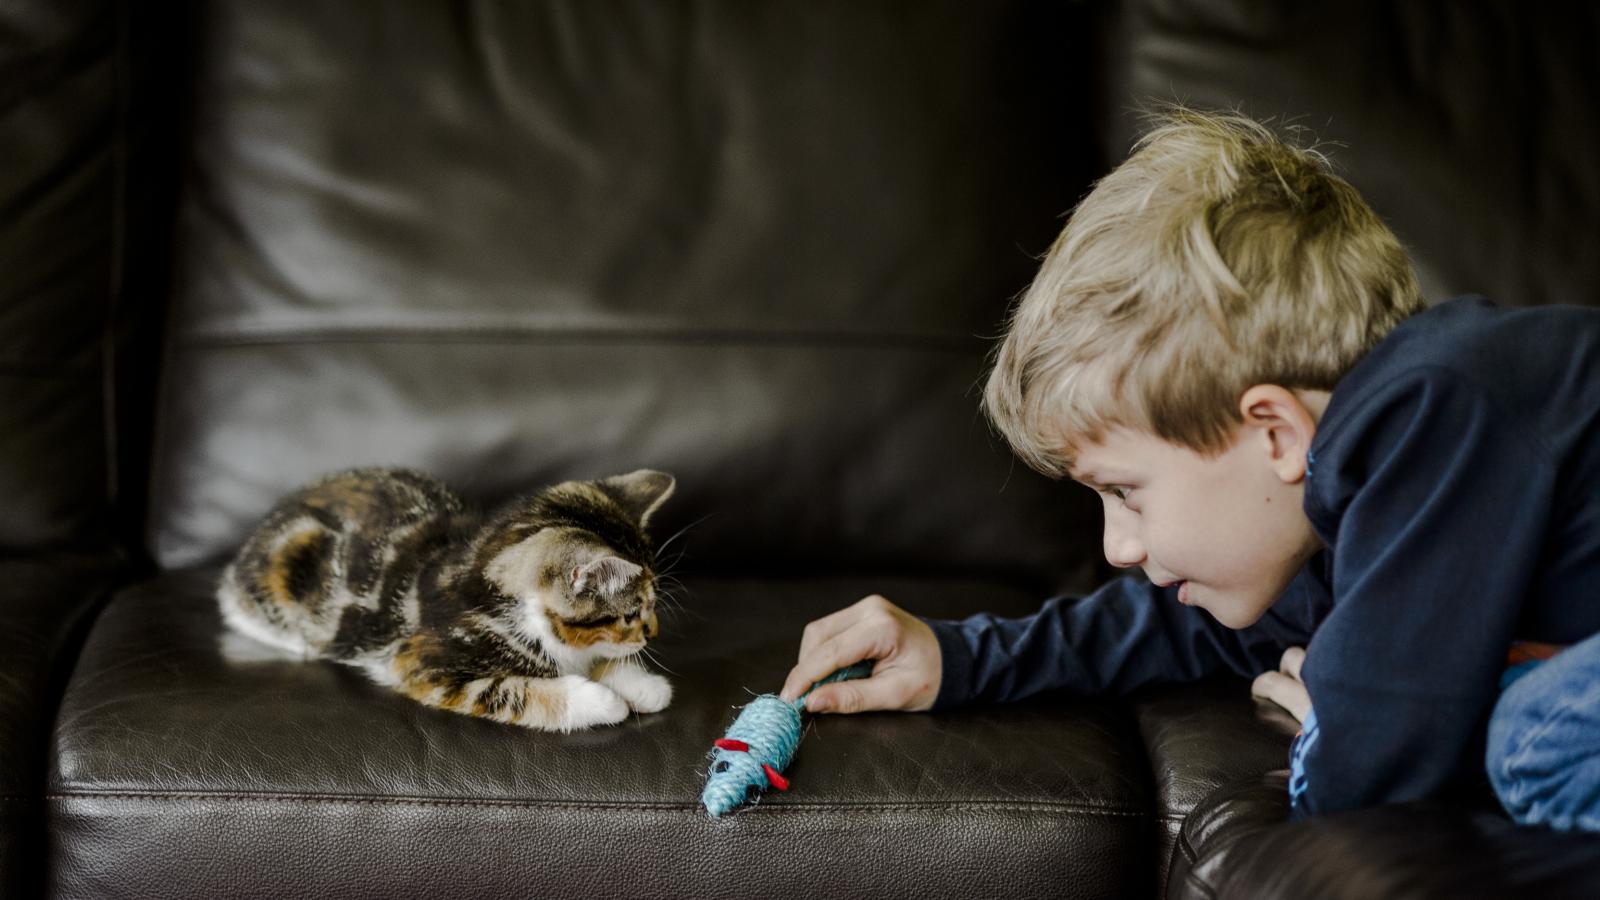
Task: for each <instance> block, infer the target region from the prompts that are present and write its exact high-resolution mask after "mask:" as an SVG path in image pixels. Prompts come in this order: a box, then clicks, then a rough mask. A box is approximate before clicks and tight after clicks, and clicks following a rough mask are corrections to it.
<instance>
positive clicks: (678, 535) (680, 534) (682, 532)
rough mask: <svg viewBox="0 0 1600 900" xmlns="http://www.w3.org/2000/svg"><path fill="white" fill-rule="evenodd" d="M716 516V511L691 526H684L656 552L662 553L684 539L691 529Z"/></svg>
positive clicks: (696, 520)
mask: <svg viewBox="0 0 1600 900" xmlns="http://www.w3.org/2000/svg"><path fill="white" fill-rule="evenodd" d="M714 515H716V512H714V511H713V512H708V513H706V514H705V515H703V516H701V517H700V518H698V519H695V520H694V521H693V522H690V523H689V524H687V525H685V526H683V527H682V528H679V529H678V530H677V531H676V532H674V533H673V535H672V537H669V538H667V539H666V540H664V541H662V542H661V546H659V547H657V548H656V552H657V553H660V552H661V551H662V550H665V549H667V548H668V547H670V546H672V542H673V541H675V540H677V539H678V538H681V537H683V536H684V535H685V534H686V533H688V531H689V529H691V528H693V527H695V526H696V525H699V524H701V523H703V522H704V521H705V520H707V519H709V518H711V517H712V516H714Z"/></svg>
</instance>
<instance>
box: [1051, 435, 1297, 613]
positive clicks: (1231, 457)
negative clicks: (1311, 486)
mask: <svg viewBox="0 0 1600 900" xmlns="http://www.w3.org/2000/svg"><path fill="white" fill-rule="evenodd" d="M1282 440H1283V439H1282V437H1281V436H1276V437H1274V436H1273V435H1267V434H1263V433H1262V431H1261V430H1260V429H1258V428H1255V427H1251V426H1250V425H1245V426H1241V427H1240V428H1239V429H1238V430H1237V432H1236V433H1235V435H1234V439H1233V441H1232V443H1230V444H1229V446H1228V448H1227V449H1226V450H1224V451H1223V452H1222V453H1221V454H1220V455H1218V456H1216V457H1212V458H1206V457H1203V456H1201V455H1200V454H1198V453H1196V452H1195V451H1193V450H1190V449H1188V448H1185V447H1179V446H1177V445H1175V444H1169V443H1167V442H1166V441H1164V440H1161V439H1160V438H1157V437H1154V436H1152V435H1148V434H1144V433H1140V432H1135V431H1131V430H1127V429H1120V430H1116V431H1113V432H1111V433H1110V434H1108V435H1107V436H1106V438H1105V440H1103V441H1101V442H1100V443H1098V444H1094V445H1091V446H1085V447H1080V448H1079V450H1078V453H1077V459H1076V464H1075V466H1074V468H1073V478H1074V479H1076V480H1077V481H1080V482H1083V483H1084V484H1086V485H1088V486H1089V487H1091V488H1094V489H1095V490H1097V491H1099V492H1100V496H1101V499H1102V501H1103V502H1104V504H1105V519H1106V527H1105V554H1106V559H1107V560H1108V561H1110V562H1111V564H1112V565H1114V566H1119V567H1123V568H1129V567H1132V566H1140V567H1142V568H1143V569H1144V572H1145V575H1146V576H1147V577H1149V578H1150V580H1151V581H1153V582H1155V583H1156V584H1159V585H1171V584H1181V585H1182V586H1181V588H1180V589H1179V593H1178V597H1179V599H1180V600H1181V601H1182V602H1184V603H1187V604H1190V605H1193V606H1198V607H1200V608H1202V609H1205V610H1207V611H1209V612H1210V613H1211V614H1212V615H1213V616H1215V617H1216V619H1217V621H1219V622H1221V623H1222V624H1223V625H1226V626H1228V627H1229V628H1244V627H1246V626H1248V625H1250V624H1252V623H1254V622H1255V621H1256V620H1257V619H1259V618H1260V617H1261V615H1262V613H1264V612H1266V611H1267V608H1268V607H1270V606H1271V605H1272V603H1273V601H1275V600H1276V599H1277V598H1278V596H1279V595H1280V594H1282V593H1283V591H1284V589H1285V588H1287V587H1288V586H1289V582H1290V581H1291V580H1293V578H1294V576H1295V574H1296V573H1297V572H1299V571H1300V569H1301V567H1302V566H1304V565H1305V563H1306V561H1307V560H1309V559H1310V558H1311V557H1312V555H1314V554H1315V553H1316V551H1317V549H1318V548H1319V547H1320V546H1321V543H1320V542H1319V540H1318V539H1317V537H1316V535H1315V533H1314V532H1313V531H1312V530H1311V523H1310V521H1309V520H1307V519H1306V516H1305V512H1304V511H1303V509H1302V506H1301V499H1302V494H1303V491H1304V485H1305V482H1304V477H1303V470H1304V449H1303V448H1302V449H1301V450H1300V451H1299V452H1300V470H1301V475H1300V476H1299V477H1293V474H1292V473H1293V466H1289V467H1288V468H1285V466H1284V464H1283V463H1284V461H1283V458H1282V456H1281V452H1282V450H1283V448H1282V446H1281V443H1282ZM1274 441H1277V442H1278V445H1277V446H1275V445H1274ZM1306 442H1307V444H1309V437H1307V439H1306ZM1289 449H1290V452H1291V453H1292V452H1293V448H1292V447H1291V448H1289ZM1286 473H1288V475H1287V476H1286Z"/></svg>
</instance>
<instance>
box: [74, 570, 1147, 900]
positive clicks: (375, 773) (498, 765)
mask: <svg viewBox="0 0 1600 900" xmlns="http://www.w3.org/2000/svg"><path fill="white" fill-rule="evenodd" d="M216 576H217V573H216V571H215V570H190V571H184V572H179V573H175V574H170V575H167V576H163V577H161V578H160V579H158V580H154V581H150V582H148V583H145V584H142V585H139V586H137V587H134V588H132V589H129V590H127V591H125V592H123V593H122V594H120V595H119V596H117V597H116V598H114V599H113V601H112V602H111V604H110V605H109V606H108V608H107V610H106V612H105V613H104V614H103V615H102V616H101V618H100V619H99V621H98V622H97V623H96V626H95V629H94V631H93V632H92V633H91V635H90V637H89V640H88V644H87V646H86V648H85V650H84V653H83V656H82V659H81V662H80V664H79V666H78V669H77V671H76V672H75V674H74V676H73V679H72V681H71V683H70V684H69V686H68V691H67V696H66V698H65V700H64V702H63V708H62V711H61V715H60V719H59V723H58V726H57V731H56V734H55V756H54V760H53V770H52V775H51V777H52V779H53V785H52V793H51V797H50V815H51V825H52V828H53V829H54V832H55V835H54V837H55V840H54V841H53V847H54V858H53V860H52V869H53V876H52V877H53V879H54V881H55V883H54V888H55V890H56V891H57V892H59V893H61V894H63V895H72V896H86V895H94V896H103V897H111V896H154V895H168V894H172V893H180V894H184V895H191V896H193V895H212V896H254V895H259V896H289V895H336V894H337V895H344V894H361V895H363V896H418V895H429V896H437V895H441V894H446V895H459V894H473V895H478V894H493V893H512V892H515V893H517V894H519V895H522V894H528V893H533V894H537V895H540V896H602V895H615V894H618V893H621V894H623V895H628V896H644V895H650V894H661V895H674V896H684V895H701V896H711V895H718V896H720V895H728V894H733V893H739V894H741V895H750V896H790V895H796V896H798V895H808V896H837V895H844V894H849V895H875V896H967V897H973V896H983V895H990V894H994V893H996V892H997V891H1003V893H1004V894H1005V895H1006V896H1008V897H1023V896H1035V895H1038V896H1043V895H1050V896H1062V895H1081V896H1111V895H1120V894H1125V893H1127V892H1128V891H1129V890H1130V889H1133V890H1138V891H1139V892H1141V893H1143V892H1145V890H1146V887H1145V885H1146V884H1147V882H1148V880H1149V879H1148V874H1149V864H1150V853H1149V847H1148V836H1149V827H1150V809H1151V800H1150V790H1149V767H1148V763H1147V762H1146V761H1145V758H1144V755H1143V751H1142V749H1141V745H1140V739H1139V735H1138V731H1137V728H1136V726H1135V724H1134V722H1133V719H1132V717H1131V716H1130V715H1129V714H1128V713H1127V712H1126V711H1125V709H1124V708H1122V707H1119V706H1117V705H1115V704H1109V703H1105V702H1100V701H1091V700H1082V699H1074V698H1067V697H1050V698H1045V699H1039V700H1036V701H1032V702H1028V703H1023V704H1017V705H1013V706H1009V707H1004V708H994V709H988V710H982V711H971V712H961V713H951V714H940V715H905V714H875V715H862V716H856V717H818V718H816V719H815V720H814V721H813V724H812V725H811V726H810V730H809V733H808V736H807V738H806V740H805V742H804V743H803V744H802V746H801V750H800V752H799V754H798V756H797V758H796V760H795V762H794V763H793V764H792V765H791V767H790V769H789V772H788V775H789V776H790V778H791V779H792V781H793V785H794V786H793V788H792V789H791V790H790V791H789V792H788V793H772V794H769V795H768V796H767V797H766V798H764V799H763V800H762V801H761V802H760V803H759V804H758V805H756V806H755V807H753V808H749V809H746V810H743V811H739V812H737V813H735V814H731V815H729V816H727V817H725V818H724V819H722V820H720V821H715V820H712V819H710V818H708V817H707V816H706V814H705V813H704V812H703V811H702V810H701V809H700V808H699V806H698V803H697V799H698V797H699V792H700V788H701V786H702V783H703V776H704V772H705V769H706V766H707V764H708V759H709V756H708V753H709V750H710V745H711V741H712V740H713V739H714V738H716V737H718V736H720V735H721V733H722V730H723V728H724V727H725V726H726V725H727V723H728V722H729V721H730V720H731V718H732V715H733V713H734V708H735V707H736V706H738V705H741V704H743V703H744V702H747V701H748V699H749V698H750V696H751V694H752V692H757V693H759V692H763V691H770V690H776V689H777V688H778V687H779V686H780V685H781V683H782V681H783V676H784V674H785V673H786V672H787V670H788V667H789V666H790V665H791V664H792V662H793V659H794V654H795V651H796V649H797V646H798V640H799V636H800V631H801V628H802V627H803V625H804V623H805V622H806V621H808V620H809V619H811V618H814V617H816V616H818V615H821V614H824V613H826V612H829V611H831V610H832V609H835V608H838V607H840V606H843V605H845V604H847V603H849V602H851V601H853V600H855V599H856V598H858V597H859V596H861V595H863V594H865V593H868V592H870V591H873V590H876V591H880V592H884V593H886V594H887V595H888V596H890V597H891V598H892V599H898V600H900V601H901V602H902V603H905V604H906V605H908V606H913V607H914V608H916V609H917V611H919V612H926V613H929V614H935V615H958V614H963V613H966V612H969V611H972V610H975V609H978V608H989V609H996V610H1000V611H1003V612H1009V613H1022V612H1025V611H1026V610H1028V609H1029V608H1032V607H1034V606H1036V605H1037V599H1038V598H1037V595H1036V594H1034V593H1032V592H1029V591H1024V590H1021V589H1019V588H1015V587H1010V586H1007V585H1003V584H997V583H993V582H987V581H982V580H951V579H928V580H917V579H907V578H873V579H862V578H856V579H846V578H816V577H805V578H789V579H780V578H747V579H731V578H719V579H711V578H699V579H696V578H690V579H687V586H686V590H685V591H684V593H683V595H682V609H680V610H677V611H676V612H672V613H669V614H668V617H664V621H663V634H662V636H661V637H660V638H658V639H657V641H656V642H655V645H654V648H653V652H654V653H655V654H656V656H657V658H658V659H659V660H660V662H661V664H662V665H663V666H664V667H665V668H666V669H668V670H670V674H669V677H670V678H671V679H672V681H673V684H674V688H675V691H676V698H675V700H674V702H673V704H672V706H671V707H669V708H668V709H667V710H666V711H665V712H663V713H659V714H656V715H648V716H643V717H636V718H634V719H632V720H630V721H628V722H626V723H624V724H622V725H619V726H616V727H610V728H601V729H597V730H592V731H585V732H579V733H574V734H568V735H561V734H550V733H541V732H532V731H526V730H522V729H517V728H512V727H508V726H502V725H497V724H493V723H489V722H484V721H479V720H475V719H471V718H468V717H465V716H460V715H456V714H453V713H447V712H440V711H435V710H430V709H427V708H424V707H422V706H420V705H418V704H416V703H414V702H412V701H409V700H406V699H404V698H401V697H400V696H398V695H394V694H391V693H388V692H387V691H385V690H384V689H381V688H379V687H376V686H373V685H372V684H370V683H368V682H367V681H365V680H364V679H363V678H362V677H361V676H360V675H359V674H358V673H357V672H355V671H353V670H350V669H346V668H343V667H340V666H337V665H334V664H331V663H324V662H300V661H294V660H284V659H265V660H256V661H251V660H250V659H249V658H248V657H247V655H246V654H243V653H241V652H240V651H241V648H242V647H249V646H250V645H248V644H240V643H239V641H238V640H237V639H232V640H229V639H226V638H225V635H224V632H223V631H222V629H221V626H220V623H219V618H218V615H217V613H216V610H215V606H214V601H213V600H212V597H211V591H212V586H213V584H214V583H215V580H216ZM1135 885H1137V888H1135V887H1133V886H1135Z"/></svg>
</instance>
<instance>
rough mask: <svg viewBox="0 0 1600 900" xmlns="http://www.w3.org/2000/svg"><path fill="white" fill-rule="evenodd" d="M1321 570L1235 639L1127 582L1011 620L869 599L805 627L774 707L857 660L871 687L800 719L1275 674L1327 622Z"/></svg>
mask: <svg viewBox="0 0 1600 900" xmlns="http://www.w3.org/2000/svg"><path fill="white" fill-rule="evenodd" d="M1324 562H1325V558H1324V557H1323V556H1322V555H1321V554H1319V555H1318V556H1317V557H1316V558H1314V559H1313V561H1312V563H1311V564H1309V565H1308V566H1307V569H1306V570H1305V571H1303V572H1302V573H1301V574H1300V576H1299V577H1297V578H1296V579H1295V581H1294V582H1293V583H1292V584H1290V586H1289V589H1288V590H1287V591H1286V592H1285V593H1284V595H1283V596H1282V597H1281V598H1280V599H1279V600H1278V602H1277V603H1276V604H1275V605H1274V606H1273V608H1272V609H1270V610H1268V612H1267V614H1266V615H1265V616H1263V617H1262V618H1261V620H1260V621H1259V622H1257V623H1256V624H1255V625H1252V626H1250V627H1249V628H1245V629H1242V630H1239V631H1234V630H1231V629H1228V628H1226V627H1224V626H1223V625H1221V624H1220V623H1218V622H1217V620H1216V619H1214V618H1212V617H1211V615H1210V614H1209V613H1206V612H1204V611H1202V610H1199V609H1196V608H1194V607H1189V606H1184V605H1182V604H1180V603H1179V602H1178V600H1177V591H1176V589H1175V588H1171V587H1167V588H1160V587H1157V586H1155V585H1153V584H1151V583H1150V582H1149V581H1148V580H1146V579H1143V578H1133V577H1128V578H1118V579H1116V580H1114V581H1112V582H1110V583H1109V584H1106V585H1105V586H1103V587H1101V588H1100V589H1099V590H1097V591H1095V592H1094V593H1093V594H1090V595H1089V596H1087V597H1083V598H1081V599H1079V598H1073V597H1057V598H1055V599H1052V600H1049V601H1047V602H1046V603H1045V604H1044V606H1043V607H1042V608H1041V609H1040V610H1039V611H1038V612H1036V613H1034V614H1033V615H1031V616H1024V617H1021V618H1014V619H1011V618H1001V617H998V616H993V615H990V614H987V613H979V614H978V615H975V616H971V617H969V618H967V619H963V620H960V621H945V620H936V619H920V618H918V617H916V616H912V615H911V614H909V613H907V612H905V611H904V610H902V609H900V608H899V607H897V606H895V605H894V604H892V603H890V602H888V601H887V600H885V599H883V598H882V597H868V598H867V599H865V600H862V601H860V602H859V603H856V604H855V605H854V606H851V607H849V608H847V609H844V610H841V611H840V612H837V613H834V614H833V615H831V616H827V617H825V618H822V619H818V620H817V621H815V622H813V623H811V624H810V625H808V626H807V627H806V631H805V635H804V637H803V638H802V640H801V645H800V660H799V662H798V663H797V664H796V665H795V667H794V669H793V670H792V671H791V672H790V673H789V676H788V679H787V680H786V681H785V683H784V687H783V696H784V697H785V698H788V699H794V698H796V697H799V696H800V695H801V694H803V693H804V692H805V689H806V687H807V686H808V685H809V684H810V683H811V682H813V681H815V680H817V679H818V678H822V677H824V676H826V675H828V674H829V673H830V672H833V671H834V670H836V669H839V668H842V667H844V666H847V665H850V664H852V663H855V662H858V661H860V660H863V659H876V660H878V664H877V666H876V667H875V669H874V671H873V675H872V677H871V678H866V679H861V680H857V681H850V682H843V683H840V684H835V685H828V686H826V687H824V688H819V689H818V690H817V692H816V693H814V694H812V695H811V698H810V700H808V701H807V708H808V709H811V710H813V711H828V712H863V711H866V710H876V709H896V710H923V709H930V708H935V707H937V708H939V709H948V708H954V707H960V706H966V705H970V704H977V703H1005V702H1010V701H1014V700H1021V699H1023V698H1026V697H1030V696H1032V695H1034V694H1037V693H1039V692H1041V691H1047V690H1067V691H1072V692H1074V693H1078V694H1125V693H1127V692H1128V691H1131V690H1133V689H1135V688H1138V687H1140V686H1142V685H1146V684H1151V683H1155V682H1171V681H1188V680H1193V679H1196V678H1202V677H1204V676H1206V675H1210V674H1213V673H1218V672H1231V673H1234V674H1238V675H1245V676H1253V675H1255V674H1257V673H1259V672H1261V671H1264V670H1266V669H1271V668H1274V667H1276V665H1277V663H1278V658H1279V656H1280V655H1281V654H1282V653H1283V651H1284V649H1285V648H1287V647H1290V646H1292V645H1295V644H1304V643H1305V642H1306V640H1307V639H1309V638H1310V636H1311V631H1312V629H1313V628H1315V627H1316V623H1317V622H1318V621H1319V620H1320V619H1321V618H1322V616H1323V615H1325V614H1326V612H1327V609H1328V603H1329V599H1328V592H1327V589H1326V585H1325V582H1324V580H1323V578H1322V576H1321V574H1320V573H1321V569H1322V566H1323V564H1324Z"/></svg>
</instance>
